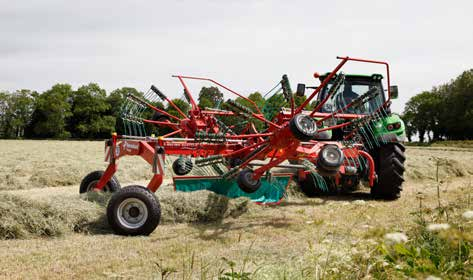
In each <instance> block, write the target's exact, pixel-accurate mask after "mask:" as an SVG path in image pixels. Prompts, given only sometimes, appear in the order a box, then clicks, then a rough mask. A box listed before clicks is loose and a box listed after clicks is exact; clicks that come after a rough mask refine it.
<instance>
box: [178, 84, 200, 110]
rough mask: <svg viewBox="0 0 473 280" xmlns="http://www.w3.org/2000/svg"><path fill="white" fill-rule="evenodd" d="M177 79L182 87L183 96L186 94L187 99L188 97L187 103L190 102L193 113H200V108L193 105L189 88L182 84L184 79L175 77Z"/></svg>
mask: <svg viewBox="0 0 473 280" xmlns="http://www.w3.org/2000/svg"><path fill="white" fill-rule="evenodd" d="M173 77H174V76H173ZM177 78H178V79H179V82H181V84H182V86H183V87H184V94H186V95H187V97H189V101H190V102H191V106H192V110H193V111H200V108H199V106H197V104H196V103H195V101H194V98H193V97H192V94H191V92H190V90H189V88H188V87H187V85H186V83H185V82H184V79H182V77H180V76H177Z"/></svg>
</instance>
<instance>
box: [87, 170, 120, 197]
mask: <svg viewBox="0 0 473 280" xmlns="http://www.w3.org/2000/svg"><path fill="white" fill-rule="evenodd" d="M103 173H104V172H103V171H100V170H98V171H94V172H91V173H89V174H87V176H85V177H84V179H82V182H81V183H80V187H79V193H86V192H90V191H92V190H93V189H94V188H95V185H96V184H97V183H98V181H99V180H100V178H102V175H103ZM102 190H103V191H105V192H112V193H113V192H117V191H118V190H120V183H119V182H118V179H117V177H115V176H112V179H110V181H108V183H107V184H106V185H105V186H104V187H103V189H102Z"/></svg>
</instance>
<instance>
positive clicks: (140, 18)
mask: <svg viewBox="0 0 473 280" xmlns="http://www.w3.org/2000/svg"><path fill="white" fill-rule="evenodd" d="M472 10H473V1H471V0H469V1H455V0H454V1H422V0H420V1H403V0H400V1H389V0H384V1H362V0H360V1H243V0H242V1H223V0H221V1H178V0H175V1H169V2H165V1H142V0H134V1H131V0H127V1H122V0H114V1H108V0H107V1H105V0H103V1H89V0H81V1H64V0H61V1H55V0H41V1H34V0H31V1H11V0H10V1H6V0H0V66H1V67H0V90H8V91H13V90H16V89H32V90H37V91H40V92H41V91H44V90H47V89H48V88H50V87H51V86H52V85H53V84H56V83H69V84H71V85H73V87H74V88H77V87H78V86H80V85H84V84H87V83H89V82H96V83H98V84H99V85H100V86H101V87H103V88H105V89H106V90H107V91H111V90H113V89H116V88H120V87H123V86H131V87H135V88H137V89H139V90H142V91H146V90H147V89H149V87H150V85H151V84H154V85H156V86H157V87H158V88H160V89H161V90H162V91H163V92H164V93H166V94H167V95H168V96H171V97H179V96H181V95H182V87H181V86H180V84H179V83H178V80H177V79H175V78H172V77H171V75H173V74H182V75H192V76H202V77H210V78H213V79H215V80H218V81H220V82H222V83H224V84H225V85H228V86H230V87H231V88H232V89H234V90H236V91H238V92H240V93H242V94H244V95H247V94H249V93H251V92H254V91H260V92H262V93H264V92H266V91H268V90H269V89H271V88H272V87H273V86H274V85H275V84H276V83H277V82H278V81H279V80H280V78H281V76H282V74H287V75H288V76H289V78H290V80H291V83H292V87H293V89H295V87H296V84H297V83H299V82H300V83H305V84H307V85H317V84H318V81H316V80H315V79H314V78H313V77H312V75H313V73H314V72H319V73H324V72H327V71H331V70H332V69H333V68H334V67H335V66H336V65H337V63H338V62H339V61H338V60H337V59H336V56H351V57H358V58H367V59H375V60H383V61H387V62H389V64H390V68H391V83H392V84H395V85H398V86H399V95H400V97H399V99H398V100H395V101H393V106H392V108H393V110H394V111H397V112H401V111H402V108H403V106H404V103H405V102H406V101H408V100H409V98H410V97H411V96H413V95H415V94H417V93H420V92H422V91H424V90H429V89H431V88H432V86H436V85H440V84H444V83H446V82H448V81H450V79H452V78H455V77H456V76H458V75H459V74H461V73H462V72H463V71H464V70H467V69H470V68H473V53H472V49H473V48H472V47H473V28H472V27H473V16H472V13H471V11H472ZM343 71H344V72H345V73H353V72H355V73H384V71H385V69H384V68H383V67H382V66H376V65H367V64H360V63H349V64H347V65H346V67H344V69H343ZM190 86H191V89H192V90H194V95H197V94H198V90H199V88H200V86H201V85H200V84H197V83H194V84H191V85H190Z"/></svg>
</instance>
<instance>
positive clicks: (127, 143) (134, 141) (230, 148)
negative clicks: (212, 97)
mask: <svg viewBox="0 0 473 280" xmlns="http://www.w3.org/2000/svg"><path fill="white" fill-rule="evenodd" d="M337 58H338V59H341V62H340V63H339V64H338V65H337V66H336V67H335V68H334V69H333V70H332V72H330V74H329V75H328V76H327V77H326V78H325V79H324V80H323V81H322V83H321V84H320V85H319V86H318V87H317V88H316V89H315V90H314V91H313V92H312V94H311V95H310V96H309V97H308V98H307V99H306V100H305V101H304V102H303V104H302V105H301V106H299V107H298V108H297V109H294V108H292V106H291V115H290V116H288V115H285V118H278V120H277V123H274V122H273V121H270V120H267V119H265V118H264V117H263V114H262V113H261V111H260V109H259V108H258V106H257V105H256V104H255V103H254V102H253V101H252V100H250V99H248V98H247V97H245V96H243V95H241V94H239V93H237V92H236V91H234V90H232V89H230V88H228V87H227V86H225V85H223V84H221V83H219V82H216V81H215V80H212V79H209V78H201V77H192V76H182V75H175V76H173V77H176V78H178V79H179V81H180V82H181V84H182V85H183V87H184V90H185V92H186V94H187V95H188V97H189V101H190V103H191V107H192V108H191V111H190V116H186V115H185V114H184V113H183V112H182V111H181V110H179V109H178V108H176V109H177V110H178V113H179V114H180V115H181V116H182V117H183V119H180V118H178V117H175V116H173V115H170V114H169V113H167V112H165V111H164V110H161V109H159V108H156V107H154V106H153V105H151V104H149V103H148V102H146V101H143V100H141V102H143V103H144V104H146V106H148V107H149V108H150V109H152V110H154V111H156V112H159V113H161V114H164V115H165V116H168V117H169V118H171V119H173V120H176V121H178V123H173V122H170V121H165V122H162V121H152V120H143V121H144V122H147V123H153V124H157V125H164V126H169V127H171V128H172V129H174V131H173V132H171V133H168V134H166V135H164V136H161V137H158V138H152V137H128V136H117V135H116V134H114V135H113V136H112V139H111V140H109V141H107V145H108V147H109V149H108V151H109V155H108V156H107V158H108V161H109V165H108V167H107V169H106V170H105V172H104V175H103V176H102V178H101V179H100V180H99V182H98V183H97V185H96V187H95V188H96V189H97V190H101V189H102V188H103V187H104V186H105V185H106V183H107V182H108V181H109V180H110V179H111V178H112V176H113V174H114V173H115V172H116V171H117V160H118V159H119V158H121V157H123V156H129V155H135V156H141V157H142V158H143V159H144V160H145V161H146V162H148V163H149V164H150V165H151V166H153V173H154V175H153V178H152V179H151V181H150V182H149V184H148V186H147V187H148V189H149V190H151V191H152V192H155V191H156V190H157V189H158V188H159V187H160V185H161V184H162V181H163V176H164V171H165V166H164V157H165V154H168V155H188V156H193V157H207V156H210V155H223V156H224V157H226V158H231V157H236V156H239V157H241V158H244V156H245V155H250V153H252V152H254V151H255V150H256V149H259V150H258V151H257V152H255V153H254V154H253V155H251V156H249V157H248V158H246V160H245V161H244V162H243V163H242V164H241V165H239V168H241V169H242V168H245V167H246V166H248V165H249V164H250V163H251V161H253V160H255V159H267V158H269V159H270V161H269V162H268V164H267V165H264V166H261V167H259V168H257V169H255V170H254V175H253V177H254V178H255V179H259V178H260V177H261V176H263V174H264V173H265V172H267V171H268V170H270V169H271V168H273V167H275V166H278V165H279V164H280V163H281V162H283V161H285V160H286V159H301V158H306V159H310V160H312V161H315V160H316V158H317V156H318V154H319V151H320V149H321V148H322V147H323V146H324V145H326V144H334V145H337V146H339V147H340V148H341V149H342V150H343V152H344V154H345V157H347V158H352V157H359V156H362V157H364V158H366V159H367V161H368V164H369V170H370V172H369V184H370V186H373V185H374V180H375V176H376V174H375V171H374V161H373V158H372V157H371V156H370V155H369V154H368V153H366V152H364V151H362V150H361V149H359V148H357V147H355V148H346V147H343V146H342V145H341V143H339V142H335V141H310V142H301V141H300V140H298V139H297V138H295V137H294V135H293V134H292V132H291V130H290V129H289V126H288V119H290V118H292V117H293V116H294V115H295V114H298V113H302V111H303V108H304V107H305V106H306V105H307V104H309V102H310V101H311V100H312V99H313V98H314V97H315V96H316V95H317V94H318V93H319V92H320V91H321V90H322V88H323V87H325V86H326V85H327V84H328V83H329V82H330V80H331V79H332V78H333V77H334V76H335V75H336V73H337V72H338V71H339V70H340V69H341V68H342V67H343V66H344V64H345V63H346V62H347V61H356V62H366V63H375V64H383V65H385V66H386V71H387V83H388V96H389V97H388V99H387V100H386V102H385V103H384V104H383V106H385V105H386V103H387V102H389V100H390V95H391V92H390V76H389V65H388V63H386V62H382V61H375V60H366V59H359V58H350V57H337ZM185 79H191V80H203V81H208V82H211V83H213V84H215V85H217V86H219V87H222V88H224V89H225V90H227V91H229V92H231V93H233V94H235V95H237V96H239V97H241V98H243V99H245V100H247V101H248V102H250V103H251V104H252V105H253V106H254V107H255V110H256V112H257V113H252V117H254V118H256V119H258V120H260V121H263V122H265V123H266V124H268V125H269V128H268V130H267V132H264V133H249V134H242V135H227V136H226V139H228V140H226V141H224V143H202V142H197V141H195V139H192V138H189V139H171V138H169V137H170V136H173V135H176V134H181V135H182V136H184V137H186V136H190V137H194V135H195V133H196V131H197V130H198V129H199V128H202V127H204V128H205V129H207V131H209V130H208V128H209V127H211V126H212V125H215V126H216V128H213V130H210V131H211V132H219V129H218V126H217V125H216V124H215V122H214V121H213V117H214V116H215V115H226V116H232V115H235V113H234V112H230V111H219V110H202V109H201V108H199V106H198V105H197V104H196V103H195V100H194V99H193V97H192V94H191V93H190V90H189V88H188V87H187V85H186V83H185V82H184V80H185ZM328 98H329V96H327V97H325V98H324V100H322V102H321V103H319V104H318V105H317V106H316V108H314V110H312V111H311V112H310V113H309V116H311V117H314V116H322V121H323V119H327V118H329V117H337V118H347V119H356V118H360V117H362V116H361V115H356V114H342V112H343V110H339V111H340V112H338V111H337V112H336V113H334V114H321V113H318V112H317V111H318V110H319V109H320V108H321V106H323V105H324V103H325V102H326V101H327V100H328ZM165 99H166V101H168V102H169V103H170V104H171V106H173V107H174V108H175V107H177V106H176V105H175V104H174V103H173V102H172V101H171V100H169V99H168V98H167V97H166V98H165ZM352 105H353V103H350V104H348V105H347V106H346V108H344V109H347V108H349V107H350V106H352ZM319 122H320V121H319ZM350 123H351V122H347V123H343V124H340V125H335V126H331V127H328V128H324V129H321V130H319V131H324V130H329V129H334V128H338V127H342V126H345V125H348V124H350ZM253 130H254V127H253ZM340 172H344V166H342V167H341V169H340ZM299 173H301V172H299ZM302 173H303V174H300V176H305V175H304V174H306V173H307V172H305V171H304V172H302Z"/></svg>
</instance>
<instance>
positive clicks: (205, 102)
mask: <svg viewBox="0 0 473 280" xmlns="http://www.w3.org/2000/svg"><path fill="white" fill-rule="evenodd" d="M222 101H223V93H222V92H221V91H220V90H219V89H218V88H217V87H202V89H201V90H200V92H199V107H200V108H202V109H204V108H206V107H208V108H216V107H217V106H218V105H220V104H221V103H222Z"/></svg>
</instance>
